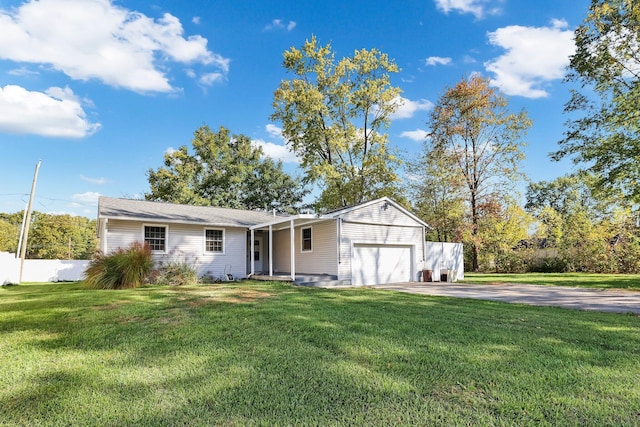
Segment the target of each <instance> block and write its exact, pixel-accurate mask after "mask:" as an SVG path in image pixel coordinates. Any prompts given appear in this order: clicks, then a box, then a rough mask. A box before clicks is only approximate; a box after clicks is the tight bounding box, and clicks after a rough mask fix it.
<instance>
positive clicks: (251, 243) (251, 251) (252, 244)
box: [249, 228, 256, 276]
mask: <svg viewBox="0 0 640 427" xmlns="http://www.w3.org/2000/svg"><path fill="white" fill-rule="evenodd" d="M255 244H256V243H255V236H254V230H253V228H252V229H251V242H250V243H249V245H250V247H249V254H250V255H249V264H250V265H251V275H252V276H253V275H254V274H256V270H255V268H256V267H255V265H254V263H253V257H254V256H255V254H254V253H253V251H254V245H255Z"/></svg>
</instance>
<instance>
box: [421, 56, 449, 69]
mask: <svg viewBox="0 0 640 427" xmlns="http://www.w3.org/2000/svg"><path fill="white" fill-rule="evenodd" d="M424 63H425V64H426V65H428V66H432V67H433V66H436V65H447V64H450V63H451V58H448V57H445V58H443V57H441V56H430V57H428V58H427V59H426V60H425V61H424Z"/></svg>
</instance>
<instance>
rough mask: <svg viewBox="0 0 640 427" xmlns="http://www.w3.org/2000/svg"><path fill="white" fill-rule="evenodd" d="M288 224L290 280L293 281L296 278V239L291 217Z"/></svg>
mask: <svg viewBox="0 0 640 427" xmlns="http://www.w3.org/2000/svg"><path fill="white" fill-rule="evenodd" d="M289 224H290V228H289V231H290V233H289V234H290V237H291V239H290V244H291V280H293V281H295V280H296V244H295V243H296V239H295V237H294V235H295V234H296V233H295V230H294V228H293V219H291V220H290V221H289Z"/></svg>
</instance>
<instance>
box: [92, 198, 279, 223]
mask: <svg viewBox="0 0 640 427" xmlns="http://www.w3.org/2000/svg"><path fill="white" fill-rule="evenodd" d="M276 218H277V217H276ZM281 218H282V217H281ZM98 219H125V220H138V221H153V222H166V223H181V224H201V225H212V226H226V227H250V226H252V225H255V224H260V223H264V222H267V221H273V220H274V219H275V218H274V215H273V213H269V212H263V211H249V210H243V209H230V208H218V207H212V206H191V205H178V204H174V203H165V202H150V201H147V200H129V199H117V198H113V197H104V196H101V197H100V199H99V200H98Z"/></svg>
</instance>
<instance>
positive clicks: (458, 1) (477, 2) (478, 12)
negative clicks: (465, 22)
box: [434, 0, 502, 19]
mask: <svg viewBox="0 0 640 427" xmlns="http://www.w3.org/2000/svg"><path fill="white" fill-rule="evenodd" d="M434 1H435V3H436V7H437V8H438V9H439V10H441V11H443V12H444V13H449V12H451V11H452V10H454V11H457V12H459V13H470V14H472V15H473V16H475V17H476V18H477V19H481V18H483V17H484V16H485V15H498V14H499V13H501V12H502V9H501V8H500V7H498V6H495V7H488V5H489V4H490V3H492V1H491V0H434ZM499 2H500V1H499V0H498V1H495V0H494V1H493V3H499Z"/></svg>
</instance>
